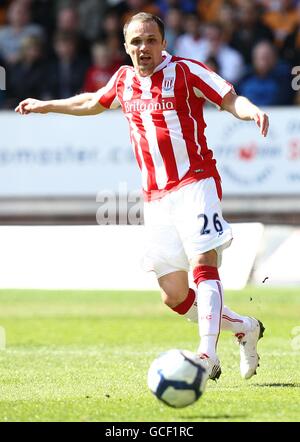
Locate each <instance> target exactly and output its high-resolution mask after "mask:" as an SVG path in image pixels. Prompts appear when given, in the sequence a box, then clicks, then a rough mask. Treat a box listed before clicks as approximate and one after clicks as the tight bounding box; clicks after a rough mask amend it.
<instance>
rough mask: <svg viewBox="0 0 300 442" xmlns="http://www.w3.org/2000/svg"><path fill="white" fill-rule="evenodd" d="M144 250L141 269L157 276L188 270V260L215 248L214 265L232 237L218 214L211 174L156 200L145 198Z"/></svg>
mask: <svg viewBox="0 0 300 442" xmlns="http://www.w3.org/2000/svg"><path fill="white" fill-rule="evenodd" d="M144 219H145V231H146V251H145V256H144V259H143V268H144V270H146V271H148V272H151V271H154V272H155V273H156V276H157V278H160V277H161V276H164V275H167V274H168V273H172V272H176V271H178V270H185V271H187V272H188V271H189V269H190V260H191V259H192V258H195V257H196V256H198V255H199V254H201V253H204V252H208V251H209V250H216V251H217V253H218V267H219V266H220V265H221V259H222V251H223V249H225V248H226V247H228V246H229V245H230V243H231V240H232V232H231V228H230V226H229V224H228V223H227V222H226V221H225V220H224V218H223V216H222V209H221V202H220V200H219V197H218V194H217V189H216V184H215V180H214V178H207V179H204V180H201V181H196V182H194V183H191V184H188V185H186V186H183V187H181V188H180V189H178V190H176V191H174V192H170V193H168V194H167V195H165V196H164V197H163V198H161V199H159V200H154V201H150V202H145V204H144Z"/></svg>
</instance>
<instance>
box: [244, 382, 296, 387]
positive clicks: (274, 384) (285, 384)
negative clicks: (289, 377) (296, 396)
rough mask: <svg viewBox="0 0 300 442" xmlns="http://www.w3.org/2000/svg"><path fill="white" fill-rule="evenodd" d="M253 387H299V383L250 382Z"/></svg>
mask: <svg viewBox="0 0 300 442" xmlns="http://www.w3.org/2000/svg"><path fill="white" fill-rule="evenodd" d="M252 385H253V386H255V387H277V388H278V387H279V388H282V387H288V388H300V384H299V383H296V382H273V383H265V384H252Z"/></svg>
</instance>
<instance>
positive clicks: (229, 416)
mask: <svg viewBox="0 0 300 442" xmlns="http://www.w3.org/2000/svg"><path fill="white" fill-rule="evenodd" d="M180 417H182V418H183V419H211V420H214V421H217V420H220V419H234V418H236V419H239V418H240V419H245V418H247V417H248V416H247V415H246V414H211V415H206V414H197V415H190V414H189V415H188V416H184V415H182V416H180Z"/></svg>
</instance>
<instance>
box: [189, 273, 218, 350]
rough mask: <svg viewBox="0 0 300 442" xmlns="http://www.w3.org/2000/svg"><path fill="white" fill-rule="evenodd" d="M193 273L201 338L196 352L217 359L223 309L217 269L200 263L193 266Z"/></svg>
mask: <svg viewBox="0 0 300 442" xmlns="http://www.w3.org/2000/svg"><path fill="white" fill-rule="evenodd" d="M193 275H194V281H195V284H196V285H197V287H198V303H197V304H198V323H199V334H200V338H201V341H200V346H199V348H198V353H199V354H201V353H202V354H204V355H207V356H208V357H209V358H212V359H217V354H216V349H217V342H218V338H219V334H220V327H221V315H222V309H223V290H222V285H221V283H220V278H219V273H218V269H217V268H216V267H211V266H204V265H201V266H198V267H195V269H194V271H193Z"/></svg>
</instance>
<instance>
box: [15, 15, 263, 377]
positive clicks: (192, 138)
mask: <svg viewBox="0 0 300 442" xmlns="http://www.w3.org/2000/svg"><path fill="white" fill-rule="evenodd" d="M124 36H125V49H126V52H127V53H128V54H129V56H130V57H131V60H132V63H133V67H131V66H121V67H120V69H119V70H118V71H117V72H116V73H115V74H114V75H113V76H112V78H111V79H110V81H109V82H108V84H107V85H106V86H105V87H103V88H101V89H99V90H98V91H97V92H94V93H83V94H80V95H77V96H74V97H71V98H68V99H61V100H51V101H39V100H36V99H33V98H28V99H26V100H24V101H22V102H21V103H20V104H19V105H18V106H17V108H16V112H19V113H20V114H22V115H25V114H28V113H30V112H34V113H48V112H57V113H62V114H70V115H95V114H100V113H101V112H103V111H105V110H106V109H116V108H118V107H120V106H121V108H122V110H123V112H124V114H125V116H126V118H127V120H128V122H129V126H130V134H131V141H132V145H133V150H134V153H135V156H136V159H137V163H138V165H139V167H140V169H141V174H142V184H143V192H144V199H145V204H144V215H145V226H146V233H147V237H148V249H147V251H146V255H145V268H146V269H147V270H149V271H150V270H151V271H154V272H155V273H156V276H157V279H158V283H159V286H160V288H161V293H162V300H163V302H164V303H165V304H166V305H167V306H168V307H170V308H171V309H173V310H174V311H175V312H177V313H179V314H180V315H183V316H185V317H186V318H188V319H190V320H192V321H197V322H198V323H199V335H200V338H201V339H200V345H199V348H198V350H197V353H198V354H199V357H200V358H201V359H202V360H203V363H204V364H205V365H206V367H207V369H208V371H209V375H210V378H211V379H217V378H218V377H219V376H220V374H221V367H220V361H219V359H218V356H217V351H216V349H217V342H218V337H219V333H220V330H221V329H224V330H231V331H232V332H233V333H234V334H235V336H236V338H237V341H238V342H239V344H240V358H241V359H240V370H241V375H242V377H243V378H245V379H249V378H251V377H252V376H253V375H254V374H255V373H256V369H257V367H258V364H259V356H258V354H257V342H258V340H259V338H260V337H262V334H263V331H264V327H263V325H262V324H261V322H260V321H258V320H257V319H255V318H252V317H247V316H241V315H239V314H237V313H235V312H233V311H231V310H230V309H229V308H228V307H226V306H225V305H223V289H222V285H221V282H220V278H219V274H218V267H219V266H220V263H221V256H222V251H223V249H224V248H226V247H228V246H229V245H230V243H231V240H232V233H231V229H230V226H229V225H228V223H227V222H226V221H225V220H224V218H223V217H222V210H221V205H220V200H221V197H222V189H221V180H220V176H219V174H218V171H217V168H216V161H215V160H214V159H213V153H212V151H211V150H210V149H208V147H207V144H206V139H205V135H204V129H205V122H204V119H203V105H204V102H205V100H209V101H210V102H212V103H213V104H214V105H215V106H217V107H218V108H219V109H224V110H226V111H228V112H230V113H232V114H233V115H234V116H235V117H237V118H239V119H241V120H254V122H255V123H256V124H257V126H258V127H259V130H260V133H261V134H262V136H264V137H265V136H266V135H267V132H268V126H269V121H268V116H267V115H266V113H264V112H263V111H262V110H260V109H259V108H258V107H257V106H255V105H254V104H252V103H251V102H250V101H249V100H247V99H246V98H244V97H241V96H237V95H236V94H235V92H234V89H233V87H232V85H231V84H229V83H228V82H226V81H225V80H223V79H222V78H221V77H219V76H218V75H217V74H215V73H214V72H212V71H211V70H209V69H208V68H207V67H206V66H205V65H203V64H202V63H199V62H196V61H194V60H188V59H184V58H179V57H173V56H171V55H169V54H168V53H166V52H165V47H166V41H165V38H164V24H163V22H162V21H161V20H160V19H159V18H158V17H156V16H153V15H151V14H148V13H143V12H142V13H139V14H136V15H134V16H133V17H132V18H130V19H129V20H128V22H127V23H126V24H125V26H124ZM216 124H217V116H216ZM190 269H191V270H192V271H193V276H194V281H195V284H196V287H197V290H196V292H195V290H193V289H192V288H190V287H189V283H188V271H189V270H190Z"/></svg>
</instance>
